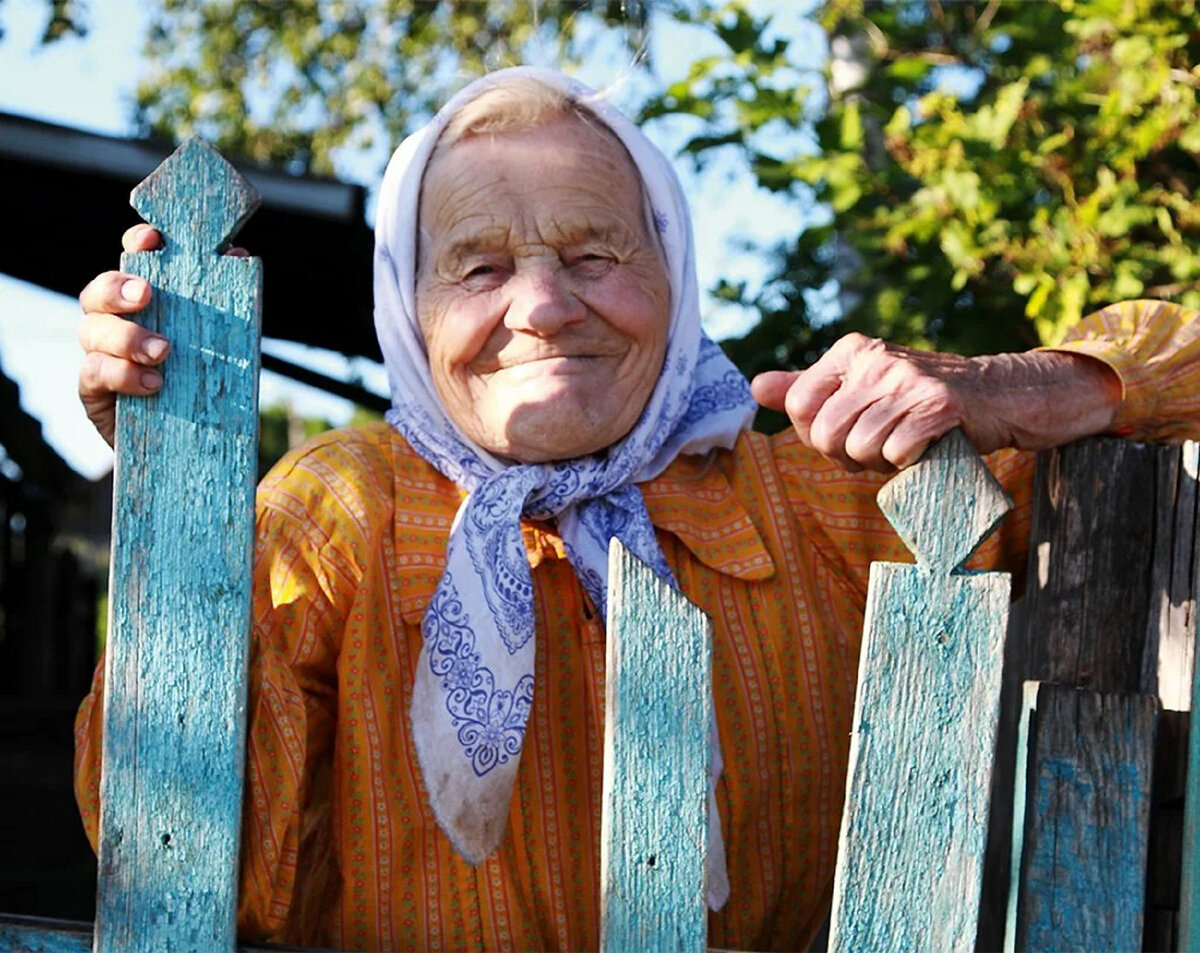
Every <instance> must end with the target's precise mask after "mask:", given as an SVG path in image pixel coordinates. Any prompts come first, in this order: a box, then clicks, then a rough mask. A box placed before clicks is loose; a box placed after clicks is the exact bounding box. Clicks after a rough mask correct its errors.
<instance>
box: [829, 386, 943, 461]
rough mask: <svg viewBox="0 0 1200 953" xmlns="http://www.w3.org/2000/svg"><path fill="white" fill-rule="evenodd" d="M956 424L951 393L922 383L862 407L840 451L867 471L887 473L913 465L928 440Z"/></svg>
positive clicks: (885, 395)
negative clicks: (842, 450) (842, 449)
mask: <svg viewBox="0 0 1200 953" xmlns="http://www.w3.org/2000/svg"><path fill="white" fill-rule="evenodd" d="M959 423H961V414H960V413H959V412H958V403H957V401H956V400H955V397H954V394H953V392H952V391H951V390H950V389H949V388H948V387H946V386H944V385H943V384H942V383H941V382H937V381H929V380H922V381H918V382H916V383H915V384H914V385H913V388H912V389H911V390H909V391H907V392H899V393H896V392H892V393H885V394H883V395H882V396H880V398H879V399H878V400H876V401H875V402H874V403H872V404H870V405H868V406H866V407H864V408H862V409H861V410H860V411H859V412H858V415H857V418H856V419H855V421H854V424H853V426H852V427H851V428H850V431H849V432H848V433H847V434H846V436H845V440H844V451H845V454H846V455H847V456H848V457H850V458H851V459H853V460H856V461H857V462H858V463H860V464H862V465H863V466H864V467H867V468H868V469H871V470H877V471H879V472H881V473H890V472H891V471H893V470H895V469H902V468H904V467H906V466H909V465H911V464H913V463H915V462H916V461H917V460H919V459H920V458H921V455H922V454H923V453H924V452H925V450H926V448H927V447H928V446H929V444H930V443H931V442H932V441H934V440H936V439H937V438H938V437H940V436H942V434H944V433H946V432H947V431H948V430H950V429H951V428H952V427H954V426H956V425H957V424H959Z"/></svg>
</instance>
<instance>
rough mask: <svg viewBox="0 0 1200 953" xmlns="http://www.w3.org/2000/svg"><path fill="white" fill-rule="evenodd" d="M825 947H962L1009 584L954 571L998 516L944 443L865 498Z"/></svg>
mask: <svg viewBox="0 0 1200 953" xmlns="http://www.w3.org/2000/svg"><path fill="white" fill-rule="evenodd" d="M879 503H880V508H881V509H883V511H884V512H885V513H886V514H887V515H888V518H889V519H890V520H891V521H892V523H893V525H895V526H896V529H897V531H898V532H899V533H900V535H901V537H902V538H903V539H904V540H905V542H906V543H908V545H909V546H910V548H913V550H914V555H915V556H916V558H917V565H916V566H909V565H902V564H896V563H875V564H874V565H872V567H871V578H870V587H869V592H868V596H867V614H866V619H865V622H864V626H863V648H862V660H861V663H860V666H859V686H858V697H857V699H856V702H855V709H854V728H853V734H852V737H851V747H850V771H849V777H848V780H847V795H846V807H845V811H844V814H843V817H842V830H841V837H840V842H839V852H838V865H837V872H836V875H835V880H834V894H833V914H832V924H831V932H830V945H829V948H830V950H834V951H854V953H858V951H864V950H946V951H949V950H968V949H972V948H973V946H974V942H975V933H976V919H977V912H978V902H979V887H980V877H981V872H982V860H983V849H984V840H985V833H986V831H985V824H986V819H987V808H988V792H989V785H990V779H991V770H992V750H993V744H994V733H995V726H996V717H997V710H998V704H999V692H1000V669H1001V657H1002V653H1003V637H1004V630H1005V622H1006V618H1007V609H1008V598H1009V589H1010V579H1009V576H1008V575H1007V574H1005V573H982V574H967V573H963V572H959V571H955V570H956V567H957V566H959V565H960V564H961V562H962V561H963V560H965V559H966V558H967V557H968V556H969V555H970V553H971V552H972V551H974V549H975V548H976V547H977V546H978V544H979V542H980V541H981V540H982V539H983V538H984V537H985V536H986V535H987V533H989V532H990V531H991V529H992V528H993V527H994V526H995V524H996V523H997V522H998V520H999V519H1000V518H1001V517H1002V515H1003V513H1004V512H1006V510H1007V508H1008V506H1009V503H1008V501H1007V499H1006V498H1005V497H1004V495H1003V493H1002V491H1001V490H1000V488H999V486H998V485H997V484H996V483H995V481H994V479H993V478H992V476H991V474H990V473H988V471H987V468H986V467H985V466H983V463H982V461H981V460H980V459H979V457H978V455H977V454H976V453H975V451H974V450H973V449H972V448H971V447H970V445H969V444H968V443H967V442H966V440H965V438H963V437H962V436H961V434H958V433H957V432H955V433H953V434H951V435H948V437H947V438H943V440H942V441H941V442H939V443H938V444H937V445H935V446H934V447H933V448H931V450H930V451H929V452H928V453H927V454H926V456H925V458H924V459H923V460H922V461H921V462H920V463H919V464H917V465H916V466H915V467H913V468H911V469H910V470H907V471H904V472H903V473H901V474H900V475H899V476H898V477H896V478H895V479H894V480H893V481H892V482H891V483H889V484H888V485H887V486H886V487H885V488H884V490H883V491H881V493H880V501H879Z"/></svg>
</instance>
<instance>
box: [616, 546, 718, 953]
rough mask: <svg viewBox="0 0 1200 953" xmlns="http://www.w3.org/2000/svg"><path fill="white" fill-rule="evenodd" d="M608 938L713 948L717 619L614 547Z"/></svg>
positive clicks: (694, 950) (629, 944)
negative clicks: (708, 867)
mask: <svg viewBox="0 0 1200 953" xmlns="http://www.w3.org/2000/svg"><path fill="white" fill-rule="evenodd" d="M608 578H609V588H608V614H609V618H608V644H607V672H606V688H605V696H604V697H605V719H604V796H603V808H602V816H601V833H600V910H601V914H600V915H601V921H600V948H601V950H603V951H605V953H625V951H630V950H645V951H654V950H677V951H681V953H686V951H691V953H704V950H706V949H707V937H708V909H707V890H706V882H707V880H706V877H705V862H706V857H707V855H708V771H709V757H710V749H709V727H710V725H711V724H712V718H713V712H712V620H711V619H709V618H708V616H706V615H705V614H704V613H703V612H702V611H701V610H700V609H698V608H697V607H696V606H694V605H692V604H691V603H690V602H688V600H687V599H685V598H684V597H683V596H681V595H680V594H679V593H677V592H675V591H674V590H673V589H672V588H671V587H670V586H668V585H667V584H666V583H664V582H663V581H662V580H661V579H659V578H658V576H657V575H655V573H654V571H653V570H651V569H650V568H649V567H648V566H646V565H645V564H643V563H642V562H641V561H640V560H638V559H637V558H636V557H635V556H633V555H632V554H631V553H630V552H629V551H628V550H627V549H626V548H625V547H624V546H623V545H622V544H621V542H620V540H618V539H613V541H612V543H611V547H610V549H609V564H608Z"/></svg>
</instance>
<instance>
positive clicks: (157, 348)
mask: <svg viewBox="0 0 1200 953" xmlns="http://www.w3.org/2000/svg"><path fill="white" fill-rule="evenodd" d="M168 347H170V345H169V344H167V341H166V339H165V338H146V341H145V343H143V344H142V353H143V354H145V355H146V357H148V358H150V360H152V361H158V360H161V359H162V356H163V355H164V354H166V353H167V348H168Z"/></svg>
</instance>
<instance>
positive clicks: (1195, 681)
mask: <svg viewBox="0 0 1200 953" xmlns="http://www.w3.org/2000/svg"><path fill="white" fill-rule="evenodd" d="M1190 446H1191V447H1193V448H1194V447H1196V445H1195V444H1192V445H1190ZM1189 462H1191V464H1192V466H1193V467H1195V468H1196V470H1200V463H1198V462H1197V460H1196V457H1192V458H1191V460H1190V461H1189ZM1197 538H1198V540H1200V534H1198V537H1197ZM1198 545H1200V542H1198ZM1192 580H1193V581H1192V592H1193V593H1196V592H1197V591H1200V558H1197V559H1196V561H1195V563H1194V565H1193V575H1192ZM1192 622H1193V633H1192V635H1193V640H1196V639H1200V622H1198V621H1197V620H1196V619H1195V617H1193V620H1192ZM1194 644H1195V642H1194V641H1193V645H1194ZM1194 658H1195V652H1194V650H1193V659H1194ZM1191 698H1192V700H1193V701H1195V699H1197V698H1200V665H1193V670H1192V693H1191ZM1189 735H1190V736H1189V738H1188V749H1187V751H1188V755H1187V779H1186V798H1185V802H1184V808H1183V858H1182V873H1181V876H1180V885H1179V949H1181V950H1186V951H1189V953H1190V951H1200V725H1197V724H1195V723H1194V722H1193V724H1192V725H1191V730H1190V732H1189Z"/></svg>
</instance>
